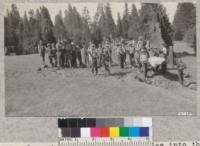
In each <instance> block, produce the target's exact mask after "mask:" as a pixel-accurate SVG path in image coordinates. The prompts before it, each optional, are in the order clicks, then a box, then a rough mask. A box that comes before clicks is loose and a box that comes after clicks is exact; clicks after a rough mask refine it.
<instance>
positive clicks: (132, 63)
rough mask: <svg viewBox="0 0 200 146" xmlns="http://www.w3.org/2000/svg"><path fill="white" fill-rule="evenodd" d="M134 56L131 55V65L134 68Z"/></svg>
mask: <svg viewBox="0 0 200 146" xmlns="http://www.w3.org/2000/svg"><path fill="white" fill-rule="evenodd" d="M133 58H134V54H129V60H130V65H131V66H133V65H134V59H133Z"/></svg>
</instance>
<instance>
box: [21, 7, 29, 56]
mask: <svg viewBox="0 0 200 146" xmlns="http://www.w3.org/2000/svg"><path fill="white" fill-rule="evenodd" d="M22 27H23V31H22V36H23V39H22V40H23V43H22V44H23V54H28V53H29V50H30V39H31V33H30V31H31V29H30V24H29V20H28V17H27V13H26V11H25V12H24V17H23V19H22Z"/></svg>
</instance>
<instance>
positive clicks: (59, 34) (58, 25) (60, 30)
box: [54, 11, 68, 39]
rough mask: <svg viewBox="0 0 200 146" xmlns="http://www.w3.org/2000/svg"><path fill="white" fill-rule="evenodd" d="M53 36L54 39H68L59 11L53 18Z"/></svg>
mask: <svg viewBox="0 0 200 146" xmlns="http://www.w3.org/2000/svg"><path fill="white" fill-rule="evenodd" d="M54 36H55V37H56V39H64V38H65V39H68V36H67V30H66V28H65V26H64V23H63V18H62V12H61V11H59V13H58V14H57V15H56V16H55V25H54Z"/></svg>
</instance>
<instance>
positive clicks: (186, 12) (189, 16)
mask: <svg viewBox="0 0 200 146" xmlns="http://www.w3.org/2000/svg"><path fill="white" fill-rule="evenodd" d="M173 29H174V39H175V40H184V41H185V42H188V43H189V44H191V46H192V47H193V48H194V51H195V53H196V6H195V5H194V4H193V3H179V4H178V6H177V10H176V14H175V16H174V21H173Z"/></svg>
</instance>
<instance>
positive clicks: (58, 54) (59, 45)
mask: <svg viewBox="0 0 200 146" xmlns="http://www.w3.org/2000/svg"><path fill="white" fill-rule="evenodd" d="M61 47H62V46H61V42H60V40H58V42H57V44H56V55H57V68H58V69H59V68H60V67H61V55H62V48H61Z"/></svg>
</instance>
